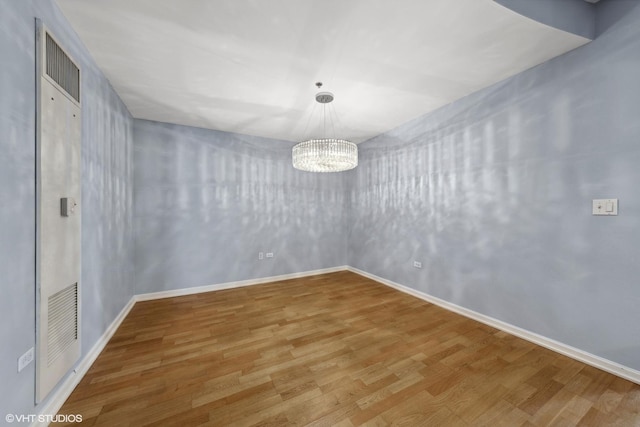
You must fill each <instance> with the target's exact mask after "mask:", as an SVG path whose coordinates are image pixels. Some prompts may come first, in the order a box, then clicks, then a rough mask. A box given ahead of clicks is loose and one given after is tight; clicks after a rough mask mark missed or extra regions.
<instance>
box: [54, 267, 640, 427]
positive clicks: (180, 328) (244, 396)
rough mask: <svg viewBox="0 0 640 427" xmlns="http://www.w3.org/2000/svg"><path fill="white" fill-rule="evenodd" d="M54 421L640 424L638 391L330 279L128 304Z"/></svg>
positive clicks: (417, 304) (482, 328) (419, 306)
mask: <svg viewBox="0 0 640 427" xmlns="http://www.w3.org/2000/svg"><path fill="white" fill-rule="evenodd" d="M60 413H61V414H62V413H64V414H82V416H83V423H82V425H88V426H91V425H96V426H97V425H103V426H145V425H159V426H174V425H175V426H198V425H210V426H254V425H255V426H280V425H312V426H345V427H346V426H359V425H369V426H384V425H398V426H421V425H427V426H467V425H469V426H471V425H472V426H483V425H486V426H573V425H583V426H604V425H620V426H634V425H636V426H637V425H640V386H639V385H636V384H634V383H632V382H629V381H626V380H624V379H621V378H618V377H616V376H613V375H611V374H608V373H605V372H603V371H600V370H598V369H595V368H593V367H590V366H587V365H585V364H583V363H580V362H577V361H575V360H572V359H569V358H567V357H564V356H562V355H560V354H557V353H554V352H552V351H549V350H546V349H544V348H542V347H539V346H536V345H534V344H531V343H529V342H527V341H524V340H522V339H519V338H516V337H513V336H511V335H509V334H507V333H504V332H500V331H498V330H496V329H493V328H491V327H488V326H486V325H483V324H481V323H478V322H475V321H473V320H469V319H467V318H464V317H462V316H459V315H457V314H454V313H451V312H448V311H446V310H444V309H441V308H439V307H437V306H434V305H432V304H429V303H426V302H424V301H422V300H420V299H417V298H414V297H411V296H409V295H405V294H403V293H401V292H399V291H396V290H394V289H391V288H388V287H386V286H383V285H381V284H378V283H376V282H374V281H371V280H369V279H366V278H363V277H361V276H359V275H356V274H354V273H350V272H339V273H332V274H326V275H320V276H314V277H310V278H304V279H298V280H288V281H283V282H276V283H270V284H264V285H257V286H251V287H245V288H238V289H232V290H224V291H218V292H210V293H204V294H198V295H190V296H184V297H177V298H168V299H162V300H155V301H147V302H139V303H137V304H136V305H135V306H134V308H133V309H132V311H131V312H130V314H129V315H128V316H127V318H126V319H125V320H124V322H123V323H122V325H121V326H120V328H119V329H118V331H117V332H116V334H115V335H114V337H113V338H112V339H111V341H110V342H109V343H108V344H107V346H106V348H105V349H104V351H103V352H102V354H101V355H100V356H99V357H98V359H97V360H96V362H95V363H94V365H93V366H92V367H91V368H90V370H89V371H88V372H87V374H86V375H85V377H84V378H83V379H82V381H81V382H80V384H79V385H78V386H77V387H76V389H75V391H74V392H73V393H72V395H71V396H70V397H69V399H68V400H67V402H66V403H65V404H64V406H63V408H62V409H61V411H60Z"/></svg>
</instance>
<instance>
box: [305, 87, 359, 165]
mask: <svg viewBox="0 0 640 427" xmlns="http://www.w3.org/2000/svg"><path fill="white" fill-rule="evenodd" d="M316 86H317V87H318V88H320V87H321V86H322V83H320V82H318V83H316ZM333 98H334V97H333V94H332V93H331V92H319V93H317V94H316V101H317V102H318V103H320V104H322V107H323V108H322V109H323V116H324V123H325V133H326V121H327V114H326V106H327V104H329V103H330V102H331V101H333ZM292 154H293V167H294V168H296V169H300V170H303V171H308V172H341V171H346V170H349V169H353V168H355V167H356V166H358V146H357V145H356V144H354V143H353V142H350V141H347V140H344V139H336V138H321V139H309V140H307V141H303V142H301V143H299V144H296V145H295V146H294V147H293V153H292Z"/></svg>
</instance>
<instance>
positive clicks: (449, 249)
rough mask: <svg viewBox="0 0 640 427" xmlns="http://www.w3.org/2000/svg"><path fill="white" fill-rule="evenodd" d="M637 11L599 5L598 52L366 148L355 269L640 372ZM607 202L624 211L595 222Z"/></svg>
mask: <svg viewBox="0 0 640 427" xmlns="http://www.w3.org/2000/svg"><path fill="white" fill-rule="evenodd" d="M627 5H628V7H627V8H626V9H625V10H624V13H620V12H622V11H621V10H619V9H618V8H621V7H623V3H617V2H616V0H612V1H604V2H603V3H602V4H599V5H598V7H599V9H600V10H601V11H602V18H601V21H600V22H601V23H602V24H603V27H602V28H607V29H606V30H605V31H604V32H603V33H602V34H601V35H600V36H599V37H598V38H597V39H596V40H595V41H593V42H591V43H589V44H588V45H585V46H583V47H581V48H579V49H576V50H574V51H572V52H569V53H567V54H565V55H562V56H560V57H558V58H556V59H553V60H551V61H549V62H547V63H545V64H542V65H540V66H537V67H535V68H533V69H531V70H529V71H526V72H524V73H522V74H519V75H517V76H515V77H513V78H510V79H508V80H506V81H503V82H501V83H499V84H497V85H494V86H492V87H490V88H488V89H485V90H482V91H479V92H477V93H474V94H473V95H471V96H468V97H466V98H464V99H461V100H459V101H457V102H454V103H453V104H450V105H449V106H447V107H444V108H442V109H440V110H438V111H436V112H434V113H432V114H429V115H425V116H423V117H421V118H418V119H416V120H414V121H412V122H410V123H407V124H405V125H403V126H400V127H399V128H397V129H395V130H393V131H391V132H388V133H386V134H384V135H381V136H379V137H376V138H374V139H372V140H370V141H368V142H365V143H363V144H361V145H360V166H359V167H358V168H357V169H356V170H355V171H353V172H352V173H350V175H351V177H350V178H351V179H350V181H349V185H350V186H351V188H350V197H349V204H350V211H349V212H350V218H351V221H350V231H349V232H350V235H349V241H348V244H349V264H350V265H352V266H354V267H357V268H360V269H362V270H365V271H367V272H370V273H373V274H376V275H378V276H381V277H383V278H386V279H389V280H393V281H395V282H398V283H401V284H403V285H407V286H409V287H411V288H413V289H417V290H419V291H423V292H425V293H428V294H431V295H434V296H436V297H439V298H442V299H444V300H446V301H449V302H452V303H455V304H458V305H460V306H463V307H466V308H469V309H471V310H475V311H477V312H479V313H482V314H485V315H488V316H491V317H493V318H496V319H499V320H502V321H505V322H507V323H510V324H512V325H515V326H518V327H521V328H524V329H526V330H529V331H532V332H535V333H538V334H541V335H543V336H546V337H549V338H552V339H555V340H558V341H560V342H563V343H565V344H568V345H571V346H574V347H577V348H579V349H582V350H586V351H588V352H590V353H593V354H596V355H598V356H601V357H604V358H606V359H609V360H612V361H614V362H618V363H620V364H622V365H625V366H628V367H631V368H634V369H640V327H639V326H638V325H640V310H638V307H639V306H640V191H639V189H640V83H639V82H640V4H638V3H635V4H633V5H630V4H628V3H627ZM608 8H616V9H617V10H608ZM617 18H619V19H618V20H616V19H617ZM605 21H608V22H605ZM596 198H619V199H620V215H619V216H617V217H597V216H592V215H591V200H592V199H596ZM414 260H418V261H421V262H422V265H423V268H422V269H417V268H414V267H413V266H412V263H413V261H414Z"/></svg>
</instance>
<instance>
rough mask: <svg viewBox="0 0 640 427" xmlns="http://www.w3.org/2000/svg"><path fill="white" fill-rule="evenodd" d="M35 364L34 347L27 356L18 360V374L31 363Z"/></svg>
mask: <svg viewBox="0 0 640 427" xmlns="http://www.w3.org/2000/svg"><path fill="white" fill-rule="evenodd" d="M31 362H33V347H31V348H30V349H29V350H27V352H26V353H25V354H23V355H22V356H20V357H19V358H18V372H20V371H22V370H23V369H24V368H26V367H27V365H28V364H29V363H31Z"/></svg>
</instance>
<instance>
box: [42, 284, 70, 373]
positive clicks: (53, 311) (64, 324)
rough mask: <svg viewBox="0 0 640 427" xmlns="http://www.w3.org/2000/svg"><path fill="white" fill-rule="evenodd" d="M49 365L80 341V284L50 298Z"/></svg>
mask: <svg viewBox="0 0 640 427" xmlns="http://www.w3.org/2000/svg"><path fill="white" fill-rule="evenodd" d="M47 326H48V327H47V329H48V334H47V341H48V343H47V344H48V348H49V352H48V357H47V364H48V365H51V364H52V363H53V362H55V360H56V359H57V358H58V356H60V355H61V354H63V353H64V351H65V350H66V349H67V348H69V346H70V345H72V344H73V342H74V341H75V340H77V339H78V284H77V283H74V284H73V285H71V286H69V287H67V288H65V289H63V290H61V291H60V292H57V293H55V294H53V295H51V296H50V297H49V324H48V325H47Z"/></svg>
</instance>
